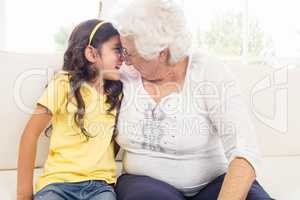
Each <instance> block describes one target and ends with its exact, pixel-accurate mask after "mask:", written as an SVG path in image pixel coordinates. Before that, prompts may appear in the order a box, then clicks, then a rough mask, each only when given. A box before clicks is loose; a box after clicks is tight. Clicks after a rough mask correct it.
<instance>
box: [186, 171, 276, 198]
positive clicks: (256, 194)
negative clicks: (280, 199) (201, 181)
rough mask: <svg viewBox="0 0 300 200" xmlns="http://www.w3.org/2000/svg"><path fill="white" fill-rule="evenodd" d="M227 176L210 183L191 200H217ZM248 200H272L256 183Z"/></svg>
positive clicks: (250, 191)
mask: <svg viewBox="0 0 300 200" xmlns="http://www.w3.org/2000/svg"><path fill="white" fill-rule="evenodd" d="M224 177H225V175H221V176H219V177H217V178H216V179H215V180H213V181H212V182H211V183H209V184H208V185H207V186H206V187H205V188H203V189H202V190H200V192H199V193H198V194H197V195H195V196H194V197H192V198H189V199H191V200H217V198H218V195H219V192H220V190H221V187H222V183H223V180H224ZM246 200H272V198H271V197H270V196H269V195H268V194H267V193H266V191H265V190H264V189H263V188H262V186H261V185H259V183H258V182H257V181H255V182H254V183H253V184H252V186H251V188H250V190H249V193H248V196H247V199H246Z"/></svg>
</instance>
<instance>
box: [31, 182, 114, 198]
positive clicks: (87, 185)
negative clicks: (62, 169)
mask: <svg viewBox="0 0 300 200" xmlns="http://www.w3.org/2000/svg"><path fill="white" fill-rule="evenodd" d="M34 200H116V194H115V192H114V189H113V187H112V186H110V185H108V184H107V183H106V182H105V181H98V180H91V181H83V182H76V183H53V184H50V185H47V186H46V187H44V188H43V189H41V190H40V191H38V192H37V193H36V194H35V195H34Z"/></svg>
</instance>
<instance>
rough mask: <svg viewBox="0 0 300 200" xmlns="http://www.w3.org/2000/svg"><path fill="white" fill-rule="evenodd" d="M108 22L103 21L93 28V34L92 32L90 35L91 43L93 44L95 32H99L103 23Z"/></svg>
mask: <svg viewBox="0 0 300 200" xmlns="http://www.w3.org/2000/svg"><path fill="white" fill-rule="evenodd" d="M105 23H106V22H105V21H103V22H100V23H98V24H97V25H96V26H95V27H94V28H93V30H92V32H91V34H90V37H89V45H91V43H92V40H93V37H94V35H95V33H96V32H97V30H98V29H99V28H100V26H102V25H103V24H105Z"/></svg>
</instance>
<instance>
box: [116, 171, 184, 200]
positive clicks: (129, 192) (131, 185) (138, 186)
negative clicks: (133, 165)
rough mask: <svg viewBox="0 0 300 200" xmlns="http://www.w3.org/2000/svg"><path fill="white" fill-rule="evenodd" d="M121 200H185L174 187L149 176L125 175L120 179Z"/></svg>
mask: <svg viewBox="0 0 300 200" xmlns="http://www.w3.org/2000/svg"><path fill="white" fill-rule="evenodd" d="M116 193H117V197H118V199H119V200H141V199H142V200H154V199H155V200H185V198H184V196H183V195H182V194H181V193H180V192H179V191H178V190H177V189H176V188H174V187H173V186H171V185H169V184H167V183H165V182H162V181H159V180H156V179H153V178H151V177H148V176H138V175H131V174H124V175H122V176H120V177H119V178H118V181H117V185H116Z"/></svg>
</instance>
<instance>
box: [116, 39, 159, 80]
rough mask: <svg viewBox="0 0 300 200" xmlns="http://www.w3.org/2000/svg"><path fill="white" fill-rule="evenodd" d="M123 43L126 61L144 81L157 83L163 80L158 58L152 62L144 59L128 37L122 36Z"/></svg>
mask: <svg viewBox="0 0 300 200" xmlns="http://www.w3.org/2000/svg"><path fill="white" fill-rule="evenodd" d="M121 43H122V46H123V53H124V54H125V55H124V61H125V63H126V64H127V65H133V67H134V68H135V69H136V70H138V71H139V72H140V74H141V76H142V78H143V79H145V80H149V81H155V80H160V79H162V78H163V77H162V76H163V75H164V73H163V67H162V66H161V62H160V60H159V57H158V58H153V59H151V60H146V59H144V58H143V57H142V56H141V55H139V53H138V52H137V50H136V48H135V45H134V42H133V40H131V39H129V38H128V37H122V36H121Z"/></svg>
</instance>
